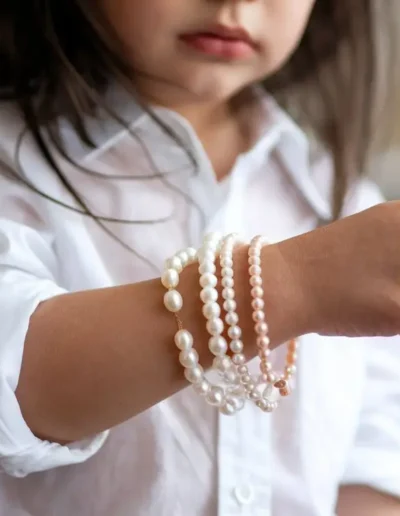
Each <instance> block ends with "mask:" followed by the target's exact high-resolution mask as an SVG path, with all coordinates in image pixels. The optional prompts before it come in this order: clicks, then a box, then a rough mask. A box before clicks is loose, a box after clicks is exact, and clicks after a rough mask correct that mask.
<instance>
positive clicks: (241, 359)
mask: <svg viewBox="0 0 400 516" xmlns="http://www.w3.org/2000/svg"><path fill="white" fill-rule="evenodd" d="M232 361H233V363H234V364H235V365H237V366H241V365H244V364H245V362H246V357H245V356H244V355H243V354H242V353H238V354H237V355H235V356H234V357H233V358H232Z"/></svg>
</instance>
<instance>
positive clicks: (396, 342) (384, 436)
mask: <svg viewBox="0 0 400 516" xmlns="http://www.w3.org/2000/svg"><path fill="white" fill-rule="evenodd" d="M365 351H366V352H367V376H366V383H365V396H364V404H363V407H362V410H361V413H360V420H359V427H358V431H357V434H356V438H355V441H354V446H353V448H352V450H351V453H350V457H349V461H348V466H347V471H346V473H345V476H344V479H343V482H344V483H345V484H359V485H366V486H370V487H372V488H375V489H377V490H379V491H382V492H385V493H388V494H391V495H394V496H398V497H400V337H396V338H390V339H387V338H385V339H384V338H382V339H371V341H370V342H369V343H368V344H367V347H366V350H365Z"/></svg>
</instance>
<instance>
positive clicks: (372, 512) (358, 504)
mask: <svg viewBox="0 0 400 516" xmlns="http://www.w3.org/2000/svg"><path fill="white" fill-rule="evenodd" d="M356 514H357V515H358V514H359V515H360V516H361V515H362V516H398V515H399V514H400V500H399V499H396V498H392V497H390V496H388V495H384V494H382V493H379V492H378V491H374V490H373V489H370V488H368V487H363V486H346V487H342V488H341V489H340V492H339V499H338V506H337V515H338V516H355V515H356Z"/></svg>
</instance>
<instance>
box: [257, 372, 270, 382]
mask: <svg viewBox="0 0 400 516" xmlns="http://www.w3.org/2000/svg"><path fill="white" fill-rule="evenodd" d="M257 383H258V384H260V383H268V375H267V374H264V373H263V374H260V376H259V377H258V379H257Z"/></svg>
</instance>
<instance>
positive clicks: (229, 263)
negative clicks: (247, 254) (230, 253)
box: [221, 257, 233, 269]
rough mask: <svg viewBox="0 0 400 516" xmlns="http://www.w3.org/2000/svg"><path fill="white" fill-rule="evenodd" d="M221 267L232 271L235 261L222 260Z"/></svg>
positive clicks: (225, 258) (226, 258) (229, 259)
mask: <svg viewBox="0 0 400 516" xmlns="http://www.w3.org/2000/svg"><path fill="white" fill-rule="evenodd" d="M221 267H229V268H230V269H232V267H233V260H232V259H231V258H228V257H224V258H222V260H221Z"/></svg>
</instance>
